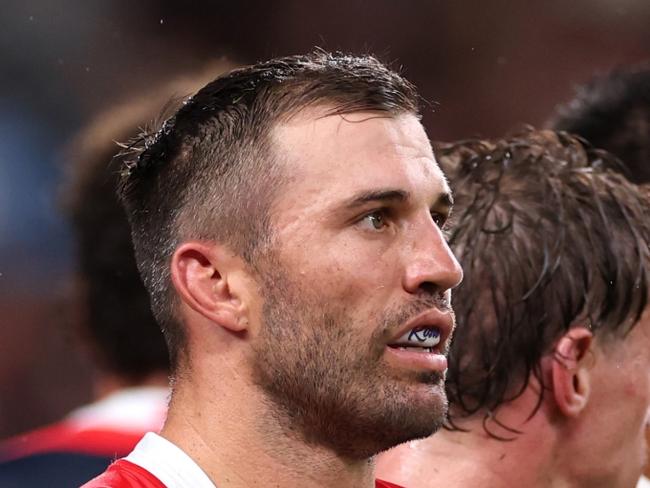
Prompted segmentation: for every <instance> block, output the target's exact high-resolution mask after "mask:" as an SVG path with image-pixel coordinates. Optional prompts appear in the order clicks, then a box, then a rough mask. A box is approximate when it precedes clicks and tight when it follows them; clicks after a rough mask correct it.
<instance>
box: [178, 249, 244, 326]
mask: <svg viewBox="0 0 650 488" xmlns="http://www.w3.org/2000/svg"><path fill="white" fill-rule="evenodd" d="M237 271H238V268H237V258H236V257H235V256H233V255H232V254H230V253H229V252H227V251H226V250H225V249H223V248H221V247H220V246H219V245H217V244H214V243H204V242H196V241H189V242H184V243H183V244H182V245H181V246H179V247H178V248H177V249H176V251H175V252H174V255H173V256H172V261H171V278H172V282H173V284H174V287H175V288H176V291H177V292H178V294H179V295H180V298H181V300H182V301H183V302H184V303H185V304H186V305H188V306H189V307H190V308H192V309H193V310H194V311H195V312H197V313H199V314H200V315H202V316H203V317H205V318H206V319H208V320H209V321H210V322H213V323H215V324H218V325H220V326H221V327H224V328H226V329H229V330H231V331H233V332H241V331H243V330H245V329H246V328H247V327H248V316H247V313H246V307H245V305H244V303H243V301H242V300H241V296H240V294H239V293H238V290H235V289H234V288H233V287H232V286H231V284H230V282H229V281H230V279H231V278H232V277H233V276H234V275H235V274H236V273H237ZM233 281H234V280H233Z"/></svg>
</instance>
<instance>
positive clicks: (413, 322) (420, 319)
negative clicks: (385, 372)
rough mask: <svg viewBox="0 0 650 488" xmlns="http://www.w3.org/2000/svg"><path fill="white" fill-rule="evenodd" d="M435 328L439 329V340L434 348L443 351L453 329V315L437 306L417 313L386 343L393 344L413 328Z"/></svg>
mask: <svg viewBox="0 0 650 488" xmlns="http://www.w3.org/2000/svg"><path fill="white" fill-rule="evenodd" d="M425 327H426V328H433V327H435V328H437V329H438V330H439V331H440V342H439V343H438V345H437V346H436V347H435V348H434V349H436V350H440V351H445V350H446V345H447V341H448V340H449V338H450V336H451V333H452V331H453V330H454V316H453V313H452V312H451V311H450V310H445V311H444V312H443V311H441V310H439V309H437V308H430V309H427V310H425V311H424V312H421V313H419V314H418V315H416V316H415V317H413V318H412V319H410V320H409V321H407V322H406V323H405V324H404V325H403V326H402V327H400V328H399V330H398V331H397V332H396V333H395V335H393V337H392V339H391V340H390V341H389V342H388V345H391V344H395V343H396V342H397V341H399V339H401V337H402V336H403V335H404V334H406V333H407V332H408V331H410V330H412V329H415V328H425Z"/></svg>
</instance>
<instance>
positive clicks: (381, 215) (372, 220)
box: [359, 210, 388, 230]
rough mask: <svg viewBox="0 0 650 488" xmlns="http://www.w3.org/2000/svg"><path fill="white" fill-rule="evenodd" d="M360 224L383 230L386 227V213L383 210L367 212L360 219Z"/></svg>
mask: <svg viewBox="0 0 650 488" xmlns="http://www.w3.org/2000/svg"><path fill="white" fill-rule="evenodd" d="M359 223H360V224H362V225H363V227H365V228H368V229H372V230H381V229H383V228H384V227H386V226H387V225H388V224H387V223H386V213H385V212H384V211H382V210H375V211H374V212H371V213H369V214H366V215H365V216H364V217H363V218H362V219H361V220H360V221H359Z"/></svg>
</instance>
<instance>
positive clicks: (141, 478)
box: [81, 459, 166, 488]
mask: <svg viewBox="0 0 650 488" xmlns="http://www.w3.org/2000/svg"><path fill="white" fill-rule="evenodd" d="M81 488H166V487H165V485H163V484H162V481H160V480H159V479H158V478H156V477H155V476H154V475H152V474H151V473H150V472H149V471H147V470H146V469H144V468H142V467H140V466H138V465H137V464H134V463H132V462H130V461H127V460H126V459H118V460H117V461H115V462H114V463H113V464H111V465H110V466H109V467H108V469H107V470H106V471H104V472H103V473H102V474H100V475H99V476H98V477H97V478H95V479H92V480H90V481H89V482H88V483H86V484H85V485H83V486H82V487H81Z"/></svg>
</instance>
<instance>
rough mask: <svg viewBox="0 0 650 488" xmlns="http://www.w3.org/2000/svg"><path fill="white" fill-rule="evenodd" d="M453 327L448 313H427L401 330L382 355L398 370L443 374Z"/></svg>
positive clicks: (451, 317)
mask: <svg viewBox="0 0 650 488" xmlns="http://www.w3.org/2000/svg"><path fill="white" fill-rule="evenodd" d="M453 327H454V321H453V316H452V314H451V313H450V312H441V311H439V310H437V309H433V310H428V311H426V312H424V313H422V314H420V315H418V316H416V317H415V318H414V319H413V320H410V321H409V322H408V323H407V324H406V325H405V326H404V327H402V328H401V329H400V330H399V331H398V333H397V334H396V335H395V338H394V339H393V340H391V342H389V343H388V344H387V347H386V355H387V357H388V358H389V360H390V361H391V362H393V363H395V364H396V365H399V366H400V367H404V368H408V369H416V370H428V371H437V372H444V371H445V370H446V369H447V357H446V351H447V342H448V340H449V337H450V335H451V332H452V330H453Z"/></svg>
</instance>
